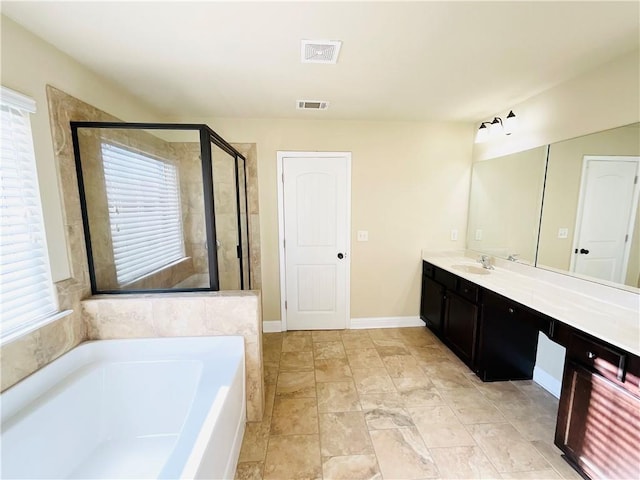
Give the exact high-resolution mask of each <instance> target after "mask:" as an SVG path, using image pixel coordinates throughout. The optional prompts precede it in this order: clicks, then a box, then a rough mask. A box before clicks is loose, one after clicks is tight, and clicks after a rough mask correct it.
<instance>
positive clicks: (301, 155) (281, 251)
mask: <svg viewBox="0 0 640 480" xmlns="http://www.w3.org/2000/svg"><path fill="white" fill-rule="evenodd" d="M276 153H277V175H278V176H277V180H276V181H277V183H278V257H279V268H280V322H281V327H280V328H281V331H283V332H286V331H287V309H286V308H285V302H286V300H287V278H286V265H285V263H286V256H285V255H286V253H285V248H284V246H285V242H284V177H283V174H284V159H285V158H297V159H300V160H302V161H304V159H306V158H336V157H337V158H344V159H345V160H346V162H347V178H346V182H347V229H346V230H347V238H346V244H347V251H346V252H345V255H346V257H347V258H346V260H347V262H346V268H345V270H346V271H345V275H346V277H347V278H346V282H345V284H346V290H347V291H346V292H345V302H346V310H347V312H346V313H347V318H346V319H345V328H351V152H309V151H288V150H286V151H281V150H278V151H277V152H276Z"/></svg>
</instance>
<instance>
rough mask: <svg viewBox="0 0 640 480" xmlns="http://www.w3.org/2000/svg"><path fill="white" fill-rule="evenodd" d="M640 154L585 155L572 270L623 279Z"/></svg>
mask: <svg viewBox="0 0 640 480" xmlns="http://www.w3.org/2000/svg"><path fill="white" fill-rule="evenodd" d="M639 161H640V158H639V157H592V156H587V157H585V161H584V167H583V173H582V188H581V192H580V196H581V198H580V203H579V205H580V206H579V208H578V216H577V224H576V230H575V231H576V238H575V241H574V250H573V256H572V270H573V271H574V272H576V273H580V274H583V275H588V276H590V277H596V278H599V279H602V280H609V281H612V282H617V283H621V282H624V278H625V275H626V273H627V262H628V258H629V248H630V246H631V245H630V244H631V236H632V233H633V223H634V220H635V213H636V208H637V204H638V188H637V187H638V185H637V175H638V164H639Z"/></svg>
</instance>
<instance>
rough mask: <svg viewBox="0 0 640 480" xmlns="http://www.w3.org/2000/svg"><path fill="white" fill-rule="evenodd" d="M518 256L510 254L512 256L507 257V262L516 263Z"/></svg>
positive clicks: (517, 254)
mask: <svg viewBox="0 0 640 480" xmlns="http://www.w3.org/2000/svg"><path fill="white" fill-rule="evenodd" d="M519 256H520V254H519V253H512V254H510V255H509V257H508V258H507V260H509V261H510V262H517V261H518V257H519Z"/></svg>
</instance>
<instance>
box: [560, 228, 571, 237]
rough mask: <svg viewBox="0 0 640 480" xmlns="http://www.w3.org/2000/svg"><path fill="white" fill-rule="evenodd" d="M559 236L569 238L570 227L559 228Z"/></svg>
mask: <svg viewBox="0 0 640 480" xmlns="http://www.w3.org/2000/svg"><path fill="white" fill-rule="evenodd" d="M558 238H569V229H568V228H560V229H558Z"/></svg>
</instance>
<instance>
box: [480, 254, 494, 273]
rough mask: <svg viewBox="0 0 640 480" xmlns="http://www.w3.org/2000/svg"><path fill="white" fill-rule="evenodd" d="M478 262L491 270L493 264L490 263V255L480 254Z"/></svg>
mask: <svg viewBox="0 0 640 480" xmlns="http://www.w3.org/2000/svg"><path fill="white" fill-rule="evenodd" d="M478 262H479V263H481V264H482V268H486V269H487V270H493V265H491V257H489V255H480V258H479V259H478Z"/></svg>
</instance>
